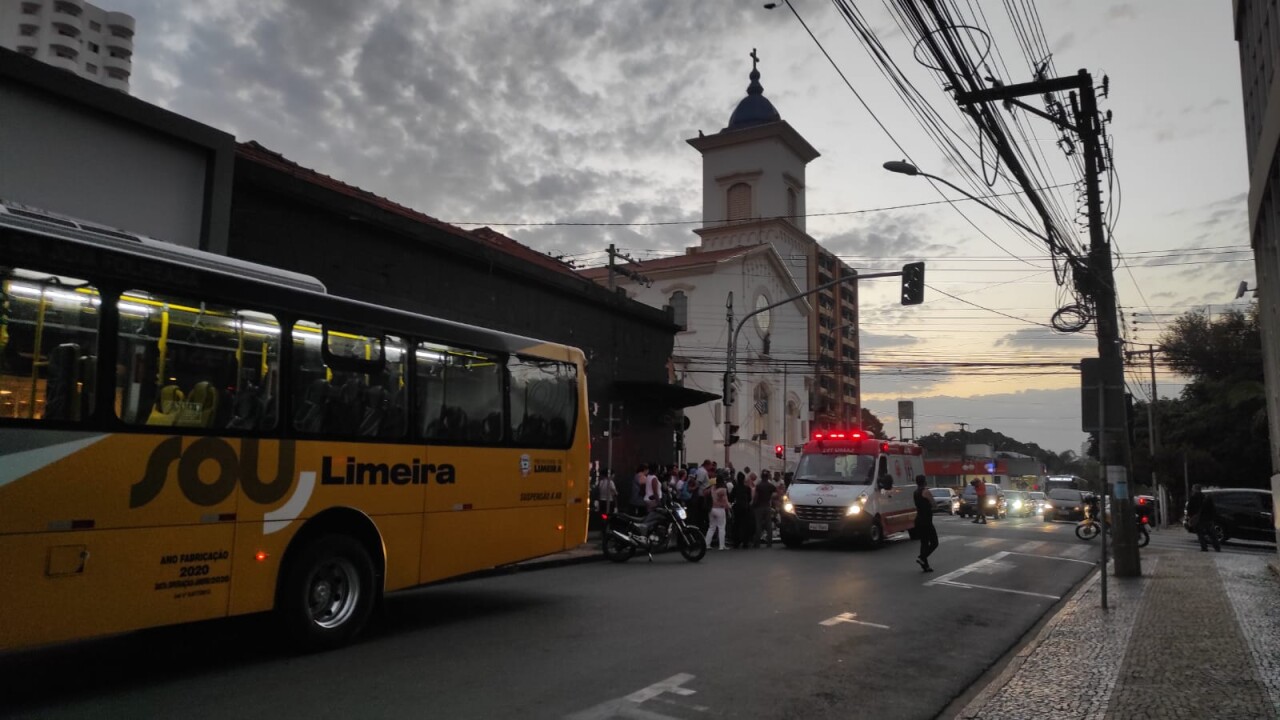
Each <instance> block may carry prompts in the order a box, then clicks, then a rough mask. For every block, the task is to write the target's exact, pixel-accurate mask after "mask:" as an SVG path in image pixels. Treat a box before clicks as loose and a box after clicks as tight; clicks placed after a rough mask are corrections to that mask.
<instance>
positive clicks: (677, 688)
mask: <svg viewBox="0 0 1280 720" xmlns="http://www.w3.org/2000/svg"><path fill="white" fill-rule="evenodd" d="M937 524H938V528H939V534H940V535H941V536H942V545H941V547H940V548H939V549H938V551H937V553H936V554H935V555H934V557H933V565H934V567H935V568H937V571H936V572H934V573H931V574H927V575H926V574H923V573H921V572H920V569H919V568H918V567H917V566H916V564H915V562H914V558H915V556H916V554H917V548H918V545H917V543H915V542H914V541H911V540H909V539H907V537H906V536H905V535H899V536H894V537H892V538H890V539H889V541H888V542H887V543H886V545H885V546H884V547H882V548H880V549H879V550H863V549H856V548H849V547H841V546H835V545H830V544H826V543H810V544H808V545H806V546H804V547H803V548H800V549H797V550H787V549H784V548H782V547H781V546H775V547H774V548H771V549H764V548H762V549H759V550H731V551H725V552H721V551H718V550H712V551H710V552H709V553H708V555H707V557H706V559H705V560H703V562H701V563H698V564H691V563H687V562H685V561H684V560H683V559H681V558H680V557H679V555H676V554H667V555H661V556H658V557H657V558H656V559H655V560H654V562H652V563H650V562H648V561H647V560H646V559H645V558H643V557H640V558H636V559H633V560H631V561H630V562H628V563H626V564H621V565H615V564H612V563H607V562H594V563H587V564H582V565H574V566H568V567H559V568H552V569H545V570H538V571H531V572H521V573H515V574H509V575H499V576H494V577H488V578H484V579H479V580H470V581H465V582H457V583H451V584H444V585H438V586H434V587H429V588H424V589H420V590H415V591H412V592H408V593H402V594H399V595H395V596H392V597H390V598H387V600H386V603H385V607H384V609H383V611H382V613H381V614H380V616H379V617H377V619H376V620H375V622H374V623H373V625H372V627H370V629H369V631H368V632H367V634H366V636H365V637H364V638H363V639H362V641H361V642H359V643H358V644H356V645H354V646H352V647H349V648H346V649H343V650H339V651H335V652H331V653H325V654H319V655H305V656H295V655H292V654H290V653H289V652H288V650H287V649H286V648H284V647H281V646H280V645H279V644H278V643H277V642H276V640H275V635H274V634H273V633H272V632H271V631H270V626H269V625H268V623H267V621H266V619H265V618H264V617H251V618H238V619H233V620H228V621H219V622H211V623H201V624H197V625H188V626H183V627H177V628H162V629H156V630H150V631H145V632H139V633H132V634H129V635H124V636H119V637H114V638H107V639H102V640H96V641H91V642H85V643H78V644H75V645H70V646H62V647H57V648H50V649H44V650H38V651H32V652H26V653H19V654H11V655H8V656H0V678H3V680H0V714H13V715H15V716H18V717H41V718H60V717H87V716H96V717H144V716H147V717H162V716H163V717H169V716H175V717H176V716H181V717H184V718H205V717H208V718H219V719H224V718H228V717H235V718H258V717H261V718H280V717H289V718H292V717H308V718H328V717H351V716H354V717H433V718H505V717H520V718H573V719H575V720H604V719H607V718H649V719H651V720H660V719H662V718H716V717H733V718H805V719H806V720H807V719H810V718H835V717H839V718H851V717H875V718H931V717H935V716H937V714H938V713H939V712H941V711H942V710H943V709H944V708H946V707H947V705H948V704H949V703H950V702H951V701H952V700H953V699H955V698H956V697H958V696H960V695H961V694H963V693H964V692H965V691H966V690H967V689H968V688H969V687H970V686H971V685H973V684H974V683H975V682H976V681H977V680H978V679H979V678H980V677H981V676H982V674H983V673H984V672H985V671H986V670H987V669H988V668H990V667H991V666H992V665H993V664H994V663H996V662H997V661H998V660H999V659H1000V658H1001V657H1002V656H1003V655H1004V654H1005V653H1006V652H1007V651H1008V650H1009V649H1010V648H1011V647H1012V646H1014V645H1015V644H1016V643H1017V642H1018V640H1019V639H1020V638H1021V637H1022V636H1023V635H1024V634H1025V633H1026V632H1027V631H1028V630H1029V629H1031V628H1032V626H1034V625H1035V623H1036V622H1037V621H1038V620H1040V619H1041V617H1042V616H1043V615H1044V614H1045V613H1046V612H1047V611H1048V610H1049V609H1050V608H1052V607H1053V605H1054V604H1055V603H1056V602H1057V600H1058V598H1061V597H1062V596H1064V595H1067V594H1068V593H1069V592H1070V591H1071V590H1072V588H1073V587H1074V586H1076V585H1077V584H1078V583H1079V582H1080V581H1082V580H1083V579H1084V578H1085V577H1086V576H1087V574H1088V573H1089V572H1091V571H1092V570H1093V569H1094V564H1093V562H1094V560H1095V559H1096V556H1097V552H1098V543H1097V542H1096V541H1095V542H1094V543H1084V542H1082V541H1079V540H1077V539H1076V538H1075V536H1074V534H1073V525H1072V524H1070V523H1054V524H1046V523H1043V522H1041V521H1039V520H1038V519H1010V520H1003V521H1000V522H996V523H993V524H991V525H988V526H978V525H973V524H971V523H969V522H968V521H965V520H960V519H958V518H951V517H946V516H943V517H940V518H939V519H938V523H937ZM1178 539H1179V540H1180V541H1181V540H1183V538H1178Z"/></svg>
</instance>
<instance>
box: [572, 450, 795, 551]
mask: <svg viewBox="0 0 1280 720" xmlns="http://www.w3.org/2000/svg"><path fill="white" fill-rule="evenodd" d="M785 492H786V484H785V479H784V477H783V476H782V474H780V473H776V474H775V473H771V472H770V471H768V470H764V471H762V472H761V473H760V474H759V475H757V474H756V473H754V472H752V471H751V468H749V467H744V468H743V469H742V470H741V471H735V470H734V468H733V466H732V465H730V466H728V467H724V468H721V467H719V466H718V464H717V463H716V462H714V461H712V460H710V459H708V460H703V461H702V464H701V465H692V466H689V467H687V468H686V467H680V466H674V465H673V466H666V467H664V466H661V465H657V464H649V463H641V464H640V465H639V466H638V467H637V468H636V472H635V474H634V475H633V476H632V478H631V481H630V482H629V483H627V484H626V485H625V486H624V487H622V488H619V487H618V486H617V484H616V483H615V482H614V480H613V479H612V477H610V476H609V474H608V473H605V474H604V475H603V476H602V477H601V478H600V479H599V481H598V482H597V484H596V499H597V502H598V508H599V509H600V510H601V511H602V512H609V511H611V510H613V509H614V508H616V507H617V506H618V505H619V504H621V505H622V506H623V508H624V509H625V510H627V511H629V512H630V513H631V514H633V515H639V516H643V517H644V518H645V520H646V522H647V521H649V520H650V519H655V520H656V514H655V509H656V508H657V507H659V506H660V505H661V504H662V502H663V497H664V495H670V497H672V498H674V499H675V500H677V501H679V502H680V504H682V505H684V506H685V508H686V509H687V510H688V512H689V522H690V523H692V524H694V525H696V526H697V527H699V528H701V529H702V530H703V531H704V532H705V533H706V540H707V547H711V546H712V543H713V542H715V541H716V540H717V539H718V540H719V545H720V549H721V550H726V549H728V548H730V547H733V548H748V547H760V546H761V545H762V544H764V545H768V546H770V547H771V546H772V545H773V531H774V524H775V523H774V516H775V513H776V512H777V511H779V510H780V509H781V507H782V496H783V494H784V493H785Z"/></svg>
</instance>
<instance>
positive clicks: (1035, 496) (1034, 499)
mask: <svg viewBox="0 0 1280 720" xmlns="http://www.w3.org/2000/svg"><path fill="white" fill-rule="evenodd" d="M1027 497H1029V498H1030V499H1031V505H1032V512H1031V514H1032V515H1043V514H1044V504H1045V502H1046V501H1047V498H1046V496H1045V494H1044V493H1042V492H1039V491H1038V490H1033V491H1031V492H1029V493H1027Z"/></svg>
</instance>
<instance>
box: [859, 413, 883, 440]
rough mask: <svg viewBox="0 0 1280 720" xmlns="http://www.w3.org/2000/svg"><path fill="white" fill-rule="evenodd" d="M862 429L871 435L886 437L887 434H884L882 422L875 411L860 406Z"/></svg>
mask: <svg viewBox="0 0 1280 720" xmlns="http://www.w3.org/2000/svg"><path fill="white" fill-rule="evenodd" d="M862 429H863V430H865V431H866V432H869V433H871V436H872V437H878V438H881V439H886V438H888V437H889V436H888V435H885V434H884V423H883V422H881V421H880V418H878V417H876V415H875V413H873V412H871V411H870V410H868V409H866V408H862Z"/></svg>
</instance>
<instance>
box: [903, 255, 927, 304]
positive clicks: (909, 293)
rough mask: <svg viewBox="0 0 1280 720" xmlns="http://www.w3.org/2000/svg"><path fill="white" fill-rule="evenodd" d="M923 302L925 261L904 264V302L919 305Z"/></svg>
mask: <svg viewBox="0 0 1280 720" xmlns="http://www.w3.org/2000/svg"><path fill="white" fill-rule="evenodd" d="M922 302H924V263H922V262H913V263H907V264H906V265H903V266H902V304H903V305H919V304H920V303H922Z"/></svg>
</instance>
